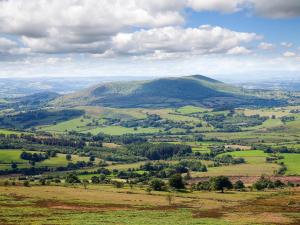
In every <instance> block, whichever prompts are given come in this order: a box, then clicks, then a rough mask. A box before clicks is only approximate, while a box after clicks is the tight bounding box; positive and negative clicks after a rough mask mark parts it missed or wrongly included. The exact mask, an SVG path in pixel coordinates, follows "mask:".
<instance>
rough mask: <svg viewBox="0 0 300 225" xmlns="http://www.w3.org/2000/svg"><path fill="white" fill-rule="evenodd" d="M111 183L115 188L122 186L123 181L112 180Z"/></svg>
mask: <svg viewBox="0 0 300 225" xmlns="http://www.w3.org/2000/svg"><path fill="white" fill-rule="evenodd" d="M112 185H114V186H115V187H116V188H122V187H124V182H122V181H113V182H112Z"/></svg>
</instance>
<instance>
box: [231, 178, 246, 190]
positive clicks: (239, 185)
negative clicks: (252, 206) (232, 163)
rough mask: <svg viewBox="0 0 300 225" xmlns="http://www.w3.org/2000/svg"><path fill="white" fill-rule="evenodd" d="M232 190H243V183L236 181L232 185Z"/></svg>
mask: <svg viewBox="0 0 300 225" xmlns="http://www.w3.org/2000/svg"><path fill="white" fill-rule="evenodd" d="M233 188H234V189H236V190H241V189H243V188H245V185H244V183H243V181H241V180H238V181H237V182H235V184H234V185H233Z"/></svg>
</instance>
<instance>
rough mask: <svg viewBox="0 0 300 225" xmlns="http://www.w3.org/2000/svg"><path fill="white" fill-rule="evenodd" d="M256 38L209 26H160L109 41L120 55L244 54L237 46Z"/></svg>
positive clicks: (120, 35) (119, 35) (245, 51)
mask: <svg viewBox="0 0 300 225" xmlns="http://www.w3.org/2000/svg"><path fill="white" fill-rule="evenodd" d="M259 38H260V37H259V36H258V35H257V34H255V33H243V32H235V31H232V30H229V29H225V28H222V27H212V26H209V25H204V26H200V27H199V28H186V29H184V28H180V27H164V28H155V29H150V30H142V31H137V32H134V33H119V34H118V35H116V36H115V37H114V38H113V42H112V45H113V48H112V50H113V51H114V52H116V53H117V54H123V55H128V54H129V55H141V54H159V53H185V54H197V55H207V54H220V53H231V54H244V53H249V50H247V49H246V48H245V47H242V46H240V44H242V43H248V42H251V41H253V40H256V39H259ZM158 51H159V52H158Z"/></svg>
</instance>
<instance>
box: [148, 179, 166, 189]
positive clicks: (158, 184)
mask: <svg viewBox="0 0 300 225" xmlns="http://www.w3.org/2000/svg"><path fill="white" fill-rule="evenodd" d="M165 185H166V184H165V182H164V181H163V180H161V179H158V178H156V179H153V180H151V182H150V187H151V188H152V189H153V190H155V191H163V190H164V189H165Z"/></svg>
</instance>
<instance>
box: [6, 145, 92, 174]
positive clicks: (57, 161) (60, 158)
mask: <svg viewBox="0 0 300 225" xmlns="http://www.w3.org/2000/svg"><path fill="white" fill-rule="evenodd" d="M22 151H23V150H15V149H13V150H12V149H5V150H3V149H2V150H0V168H1V169H10V168H11V163H12V162H15V163H17V164H18V167H19V168H25V167H30V165H29V163H28V161H27V160H23V159H21V158H20V154H21V153H22ZM26 152H31V153H39V152H35V151H26ZM88 160H89V158H88V157H80V156H77V155H72V160H71V162H77V161H88ZM68 163H69V161H68V160H66V155H65V154H57V156H56V157H52V158H50V159H46V160H44V161H42V162H37V163H36V164H35V166H36V167H44V166H48V167H58V166H67V165H68Z"/></svg>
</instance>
